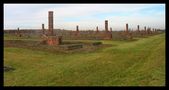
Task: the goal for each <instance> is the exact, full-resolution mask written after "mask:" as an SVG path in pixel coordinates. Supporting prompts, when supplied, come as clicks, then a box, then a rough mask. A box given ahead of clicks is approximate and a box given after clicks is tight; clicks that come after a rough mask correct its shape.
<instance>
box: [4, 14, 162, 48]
mask: <svg viewBox="0 0 169 90" xmlns="http://www.w3.org/2000/svg"><path fill="white" fill-rule="evenodd" d="M53 18H54V17H53V11H49V12H48V29H46V30H45V26H44V24H42V28H41V29H37V30H34V29H32V30H31V29H30V30H24V29H22V30H20V29H19V28H18V29H17V30H5V31H4V32H5V33H6V32H7V33H11V34H12V33H13V34H15V35H17V36H19V37H21V36H22V37H24V36H26V35H29V36H38V34H39V35H41V36H42V37H43V42H45V43H46V44H48V45H60V44H61V43H62V39H69V40H76V39H81V40H85V39H91V40H93V39H94V40H111V39H132V37H140V36H146V35H152V34H157V33H160V30H159V29H155V28H153V29H151V28H150V27H148V28H146V26H145V27H144V29H140V26H139V25H137V29H136V30H133V29H131V30H130V29H129V26H128V23H126V26H125V30H124V31H112V27H108V20H105V22H104V24H105V29H104V30H99V28H98V26H96V30H79V26H78V25H77V26H76V30H75V31H71V30H59V29H54V25H53V23H54V21H53ZM109 29H110V30H109ZM21 33H22V34H21Z"/></svg>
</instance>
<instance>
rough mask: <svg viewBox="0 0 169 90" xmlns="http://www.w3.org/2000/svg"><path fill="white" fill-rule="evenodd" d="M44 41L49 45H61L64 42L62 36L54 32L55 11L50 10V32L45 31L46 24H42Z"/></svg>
mask: <svg viewBox="0 0 169 90" xmlns="http://www.w3.org/2000/svg"><path fill="white" fill-rule="evenodd" d="M42 31H43V36H44V38H43V42H44V43H47V44H48V45H51V46H53V45H60V44H61V43H62V36H56V35H55V34H54V32H53V11H49V12H48V32H47V34H45V33H44V24H42Z"/></svg>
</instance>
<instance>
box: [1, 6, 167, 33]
mask: <svg viewBox="0 0 169 90" xmlns="http://www.w3.org/2000/svg"><path fill="white" fill-rule="evenodd" d="M159 8H160V9H159ZM48 11H54V27H55V28H62V29H63V28H64V29H71V30H75V27H76V25H79V28H80V29H83V30H87V29H95V27H96V26H99V27H100V29H104V20H105V19H108V20H109V26H111V27H112V28H113V29H114V30H116V29H123V28H124V25H125V23H129V25H130V24H131V25H132V26H131V27H133V28H134V27H136V26H135V25H137V24H140V25H148V26H152V27H157V28H165V5H164V4H5V5H4V28H17V27H22V28H41V24H42V23H44V24H45V28H47V25H48Z"/></svg>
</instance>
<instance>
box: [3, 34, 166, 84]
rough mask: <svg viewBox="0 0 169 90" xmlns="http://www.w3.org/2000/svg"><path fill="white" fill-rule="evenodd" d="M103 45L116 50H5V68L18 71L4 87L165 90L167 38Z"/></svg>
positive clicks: (7, 74)
mask: <svg viewBox="0 0 169 90" xmlns="http://www.w3.org/2000/svg"><path fill="white" fill-rule="evenodd" d="M6 38H7V37H6ZM84 41H86V42H89V41H91V40H84ZM97 41H98V40H97ZM99 41H101V42H103V43H105V44H112V47H108V48H105V49H100V50H97V51H96V52H92V53H83V52H81V53H71V54H55V53H49V52H42V51H35V50H29V49H23V48H14V47H10V48H6V47H4V65H6V66H12V67H13V68H15V70H14V71H10V72H5V73H4V86H165V34H159V35H155V36H150V37H148V38H137V40H136V41H117V40H116V41H111V40H99Z"/></svg>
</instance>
